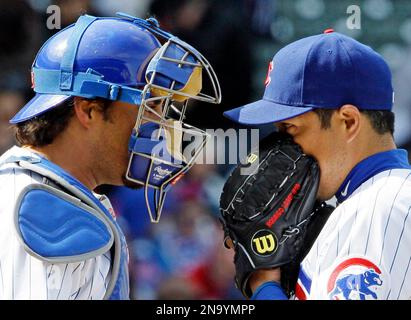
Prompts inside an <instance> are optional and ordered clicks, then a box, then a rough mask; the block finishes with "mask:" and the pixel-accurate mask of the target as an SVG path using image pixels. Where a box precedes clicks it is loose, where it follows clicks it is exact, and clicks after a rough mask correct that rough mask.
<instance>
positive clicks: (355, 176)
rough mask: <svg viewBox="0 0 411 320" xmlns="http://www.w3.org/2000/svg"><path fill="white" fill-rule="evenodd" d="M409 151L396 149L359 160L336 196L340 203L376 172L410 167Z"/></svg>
mask: <svg viewBox="0 0 411 320" xmlns="http://www.w3.org/2000/svg"><path fill="white" fill-rule="evenodd" d="M410 168H411V166H410V164H409V162H408V153H407V151H406V150H404V149H394V150H389V151H384V152H380V153H377V154H374V155H372V156H370V157H368V158H365V159H364V160H362V161H361V162H359V163H358V164H357V165H356V166H355V167H354V168H353V169H352V170H351V172H350V173H349V174H348V176H347V177H346V178H345V180H344V182H343V183H342V185H341V186H340V188H339V189H338V191H337V193H336V194H335V197H336V198H337V200H338V203H341V202H343V201H344V200H346V199H347V198H348V197H349V196H350V195H351V194H352V193H353V192H354V191H355V190H356V189H357V188H358V187H359V186H360V185H361V184H362V183H363V182H365V181H367V180H368V179H369V178H371V177H373V176H375V175H376V174H378V173H380V172H383V171H386V170H390V169H410Z"/></svg>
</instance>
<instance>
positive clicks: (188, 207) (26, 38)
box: [0, 0, 411, 299]
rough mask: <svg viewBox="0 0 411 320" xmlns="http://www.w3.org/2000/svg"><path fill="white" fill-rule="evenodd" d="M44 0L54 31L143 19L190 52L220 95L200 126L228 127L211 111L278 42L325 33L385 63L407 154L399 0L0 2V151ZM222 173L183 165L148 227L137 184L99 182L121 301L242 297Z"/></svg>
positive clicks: (254, 80)
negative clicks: (119, 257)
mask: <svg viewBox="0 0 411 320" xmlns="http://www.w3.org/2000/svg"><path fill="white" fill-rule="evenodd" d="M353 4H354V5H358V6H359V7H360V9H361V29H358V30H349V29H348V28H347V25H346V21H347V18H348V17H349V14H347V7H348V6H350V5H353ZM50 5H58V6H59V7H60V9H61V27H62V28H64V27H65V26H67V25H69V24H71V23H73V22H74V21H76V19H77V18H78V16H79V15H80V14H82V13H89V14H95V15H108V16H112V15H114V14H115V12H117V11H122V12H126V13H128V14H132V15H135V16H138V17H142V18H146V17H148V16H151V15H154V16H155V17H157V19H158V20H159V21H160V24H161V26H162V27H163V28H164V29H166V30H168V31H170V32H172V33H174V34H175V35H177V36H179V37H180V38H181V39H183V40H186V41H187V42H189V43H190V44H192V45H193V46H194V47H196V48H197V49H199V51H200V52H202V53H203V54H204V55H205V56H206V58H207V59H208V60H209V61H210V63H211V64H212V65H213V67H214V68H215V71H216V73H217V75H218V77H219V79H220V83H221V88H222V92H223V102H222V104H221V105H220V106H213V105H202V104H201V103H199V104H198V105H197V106H196V107H195V108H192V109H191V110H192V111H190V113H189V117H188V120H187V122H188V123H191V124H193V125H196V126H200V127H202V128H203V129H207V128H210V129H211V128H224V129H227V128H229V127H233V124H231V123H230V122H228V121H227V120H225V119H224V118H223V117H222V112H223V111H224V110H227V109H230V108H233V107H237V106H240V105H242V104H245V103H247V102H250V101H251V100H252V99H257V98H259V97H260V96H261V95H262V93H263V90H264V86H263V83H264V80H265V76H266V72H267V66H268V63H269V61H270V60H271V59H272V57H273V55H274V54H275V52H277V51H278V50H279V49H280V48H281V47H283V46H285V45H286V44H288V43H290V42H292V41H294V40H296V39H299V38H301V37H305V36H309V35H313V34H318V33H321V32H323V31H324V30H325V29H327V28H334V29H335V30H336V31H338V32H341V33H344V34H347V35H349V36H352V37H355V38H356V39H358V40H360V41H361V42H363V43H365V44H368V45H370V46H372V47H373V48H374V49H376V50H377V51H378V52H380V53H381V54H382V55H383V56H384V57H385V58H386V60H387V62H388V63H389V65H390V67H391V70H392V72H393V83H394V88H395V91H396V101H395V107H394V111H395V112H396V132H395V138H396V141H397V144H398V146H399V147H404V148H406V149H408V150H410V149H411V125H409V123H410V122H411V89H410V83H411V1H409V0H362V1H354V0H58V1H51V0H0V154H1V153H3V152H4V151H5V150H7V149H8V148H9V147H10V146H12V145H13V144H14V143H15V141H14V136H13V130H12V127H11V126H10V125H9V124H8V120H9V119H10V118H11V117H12V116H13V115H14V114H15V113H16V112H17V110H18V109H19V108H21V107H22V106H23V105H24V104H25V102H26V101H28V100H29V99H30V98H31V97H32V95H33V93H32V91H31V89H30V85H31V83H30V66H31V63H32V61H33V59H34V57H35V54H36V52H37V51H38V49H39V48H40V46H41V44H42V43H43V42H44V41H45V40H46V39H47V38H48V37H50V36H51V35H53V34H54V33H55V32H57V31H58V30H55V29H52V30H50V29H48V28H47V24H46V21H47V18H48V17H49V16H50V14H48V13H47V8H48V6H50ZM370 72H372V70H370ZM235 128H237V129H238V128H239V127H235ZM266 130H268V131H269V130H272V128H269V129H266ZM231 169H232V167H230V166H228V165H195V166H194V167H193V169H192V170H191V171H190V172H189V174H188V175H187V176H186V177H185V178H184V179H182V180H181V181H180V182H179V183H177V184H176V186H175V187H174V188H173V189H172V190H171V192H170V193H169V195H168V199H167V200H166V207H165V210H164V212H163V216H162V219H161V221H160V223H159V224H151V223H150V222H149V216H148V213H147V212H146V209H145V202H144V193H143V191H141V190H140V191H133V190H128V189H126V188H119V187H109V186H107V187H106V188H105V190H104V191H105V192H106V193H107V194H108V196H109V198H110V199H111V202H112V204H113V206H114V208H115V210H116V212H117V214H118V219H119V221H120V223H121V225H122V226H123V228H124V230H125V232H126V234H127V237H128V240H129V247H130V258H131V266H130V267H131V288H132V298H133V299H242V297H241V295H240V294H239V292H238V290H236V288H235V287H234V285H233V277H234V267H233V263H232V260H233V253H232V252H231V251H230V250H227V249H225V248H224V246H223V245H222V240H223V234H222V230H221V227H220V224H219V221H218V216H219V211H218V201H219V195H220V193H221V190H222V186H223V184H224V181H225V179H226V178H227V175H228V174H229V172H230V170H231Z"/></svg>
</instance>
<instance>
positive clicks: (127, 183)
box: [122, 174, 143, 190]
mask: <svg viewBox="0 0 411 320" xmlns="http://www.w3.org/2000/svg"><path fill="white" fill-rule="evenodd" d="M122 182H123V186H125V187H127V188H130V189H134V190H137V189H141V188H142V187H143V185H141V184H139V183H135V182H133V181H130V180H128V179H127V178H126V175H125V174H124V175H123V176H122Z"/></svg>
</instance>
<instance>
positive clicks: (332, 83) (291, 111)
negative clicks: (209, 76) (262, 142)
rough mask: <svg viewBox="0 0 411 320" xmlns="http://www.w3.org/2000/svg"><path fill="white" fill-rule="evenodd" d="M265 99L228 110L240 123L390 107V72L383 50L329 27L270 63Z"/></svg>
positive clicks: (277, 56) (292, 44)
mask: <svg viewBox="0 0 411 320" xmlns="http://www.w3.org/2000/svg"><path fill="white" fill-rule="evenodd" d="M265 85H266V88H265V92H264V96H263V98H262V99H261V100H258V101H256V102H253V103H250V104H247V105H244V106H242V107H238V108H235V109H232V110H228V111H226V112H225V113H224V115H225V116H226V117H227V118H229V119H231V120H233V121H235V122H238V123H241V124H245V125H263V124H268V123H274V122H278V121H283V120H286V119H290V118H293V117H296V116H298V115H301V114H303V113H306V112H309V111H311V110H313V109H315V108H323V109H338V108H340V107H341V106H343V105H345V104H352V105H355V106H356V107H357V108H359V109H360V110H391V109H392V105H393V99H394V92H393V88H392V83H391V72H390V69H389V67H388V65H387V63H386V62H385V61H384V59H383V58H382V56H381V55H379V54H378V53H377V52H375V51H374V50H373V49H371V48H370V47H368V46H366V45H364V44H362V43H360V42H358V41H357V40H354V39H352V38H350V37H347V36H345V35H342V34H340V33H337V32H334V31H333V30H332V29H328V30H326V31H325V32H324V33H323V34H319V35H315V36H311V37H307V38H303V39H300V40H298V41H295V42H293V43H291V44H289V45H287V46H286V47H284V48H283V49H281V50H280V51H278V53H277V54H276V55H275V56H274V58H273V60H272V61H271V62H270V66H269V69H268V74H267V79H266V81H265Z"/></svg>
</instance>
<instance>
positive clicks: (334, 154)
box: [276, 110, 355, 200]
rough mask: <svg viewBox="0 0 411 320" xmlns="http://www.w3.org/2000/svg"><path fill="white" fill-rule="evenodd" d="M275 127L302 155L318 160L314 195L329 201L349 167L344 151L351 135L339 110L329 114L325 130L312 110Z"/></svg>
mask: <svg viewBox="0 0 411 320" xmlns="http://www.w3.org/2000/svg"><path fill="white" fill-rule="evenodd" d="M276 126H277V127H278V128H279V130H280V131H286V132H287V133H289V134H290V135H292V136H293V138H294V141H295V142H296V143H298V144H299V145H300V146H301V147H302V149H303V151H304V153H306V154H307V155H310V156H312V157H314V158H315V159H316V160H317V161H318V163H319V166H320V170H321V174H320V185H319V189H318V195H317V196H318V198H319V199H321V200H328V199H330V198H332V197H333V196H334V194H335V193H336V192H337V190H338V188H339V187H340V185H341V184H342V182H343V181H344V179H345V177H346V176H347V174H348V173H349V171H350V170H351V168H352V166H351V160H352V159H350V154H349V152H348V151H349V148H348V147H349V142H350V138H352V133H351V134H350V133H349V132H347V123H346V122H345V121H344V119H343V118H342V117H341V116H340V115H339V110H338V111H336V112H334V113H333V116H332V118H331V126H330V127H329V128H323V127H322V126H321V121H320V118H319V117H318V115H317V114H316V113H315V112H313V111H310V112H307V113H305V114H302V115H300V116H297V117H295V118H291V119H288V120H285V121H282V122H279V123H276ZM351 129H352V128H351ZM354 129H355V128H354Z"/></svg>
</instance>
